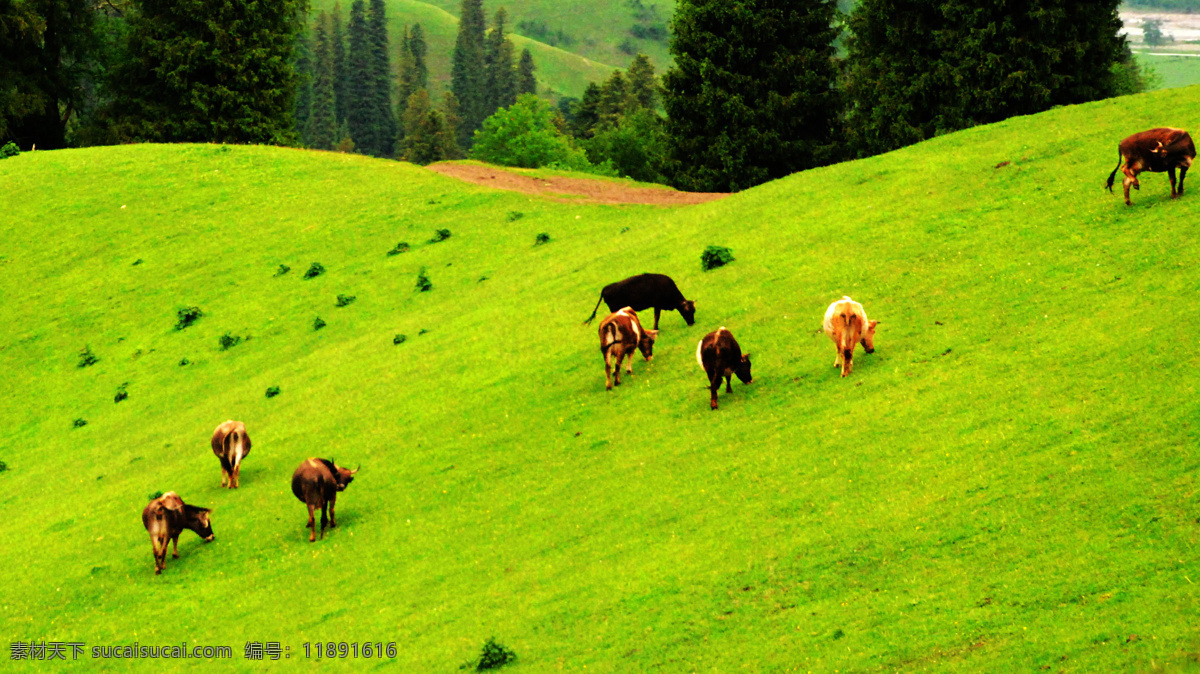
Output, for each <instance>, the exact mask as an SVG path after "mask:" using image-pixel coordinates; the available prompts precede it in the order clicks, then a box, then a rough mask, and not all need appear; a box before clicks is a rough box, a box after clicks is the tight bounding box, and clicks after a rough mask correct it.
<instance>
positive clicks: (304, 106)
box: [292, 23, 316, 145]
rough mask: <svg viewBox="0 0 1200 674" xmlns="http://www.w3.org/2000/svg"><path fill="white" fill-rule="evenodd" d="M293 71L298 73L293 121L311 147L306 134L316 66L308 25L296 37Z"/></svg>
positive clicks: (302, 138)
mask: <svg viewBox="0 0 1200 674" xmlns="http://www.w3.org/2000/svg"><path fill="white" fill-rule="evenodd" d="M292 69H293V70H294V71H295V72H296V102H295V108H294V109H293V111H292V119H293V120H295V122H296V131H297V132H298V133H299V136H300V140H301V141H303V142H304V143H305V144H307V145H311V143H309V141H308V137H307V136H306V135H305V132H306V131H307V129H308V120H309V116H310V114H311V113H312V104H313V79H314V77H315V71H316V64H315V63H314V61H313V35H312V31H311V30H310V29H309V27H308V25H307V23H306V24H304V26H303V29H302V30H301V32H300V34H299V35H297V36H296V47H295V49H294V50H293V52H292Z"/></svg>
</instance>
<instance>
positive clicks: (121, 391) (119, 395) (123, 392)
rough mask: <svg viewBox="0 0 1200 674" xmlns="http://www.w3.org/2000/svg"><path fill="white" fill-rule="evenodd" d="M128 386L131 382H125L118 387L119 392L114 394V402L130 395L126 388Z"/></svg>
mask: <svg viewBox="0 0 1200 674" xmlns="http://www.w3.org/2000/svg"><path fill="white" fill-rule="evenodd" d="M126 386H129V382H125V383H124V384H121V385H120V386H118V387H117V394H116V395H115V396H113V402H114V403H119V402H121V401H122V400H124V399H126V398H128V397H129V392H128V391H126V390H125V387H126Z"/></svg>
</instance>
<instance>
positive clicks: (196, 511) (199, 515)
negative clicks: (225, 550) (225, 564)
mask: <svg viewBox="0 0 1200 674" xmlns="http://www.w3.org/2000/svg"><path fill="white" fill-rule="evenodd" d="M183 508H184V516H185V517H186V518H187V520H186V524H187V527H188V528H189V529H191V530H192V531H195V532H196V534H197V535H199V536H200V538H203V539H204V541H205V542H206V543H211V542H212V540H213V538H215V537H214V536H213V530H212V520H210V519H209V515H210V514H211V513H212V508H201V507H199V506H193V505H185V506H184V507H183Z"/></svg>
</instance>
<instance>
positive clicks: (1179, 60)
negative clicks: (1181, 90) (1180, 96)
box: [1137, 52, 1200, 89]
mask: <svg viewBox="0 0 1200 674" xmlns="http://www.w3.org/2000/svg"><path fill="white" fill-rule="evenodd" d="M1137 59H1138V62H1139V63H1141V64H1143V65H1148V66H1150V67H1151V68H1153V69H1154V70H1155V71H1157V72H1158V74H1159V75H1161V76H1162V84H1160V85H1159V88H1160V89H1175V88H1178V87H1190V86H1192V85H1193V84H1200V58H1196V57H1194V56H1162V55H1160V54H1150V53H1142V52H1138V53H1137Z"/></svg>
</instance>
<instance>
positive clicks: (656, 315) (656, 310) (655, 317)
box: [654, 307, 662, 330]
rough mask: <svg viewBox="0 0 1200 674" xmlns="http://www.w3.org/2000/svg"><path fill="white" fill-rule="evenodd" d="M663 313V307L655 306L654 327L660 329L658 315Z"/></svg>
mask: <svg viewBox="0 0 1200 674" xmlns="http://www.w3.org/2000/svg"><path fill="white" fill-rule="evenodd" d="M661 313H662V309H659V308H658V307H654V329H655V330H657V329H658V315H659V314H661Z"/></svg>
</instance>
